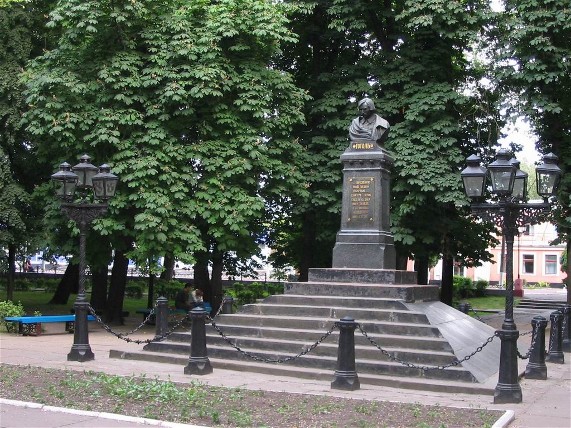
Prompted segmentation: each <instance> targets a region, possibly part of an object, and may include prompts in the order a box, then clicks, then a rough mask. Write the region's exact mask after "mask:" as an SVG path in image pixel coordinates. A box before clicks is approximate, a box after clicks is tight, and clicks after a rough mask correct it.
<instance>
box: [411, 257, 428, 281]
mask: <svg viewBox="0 0 571 428" xmlns="http://www.w3.org/2000/svg"><path fill="white" fill-rule="evenodd" d="M414 270H415V271H416V283H417V284H419V285H427V284H428V256H427V255H426V254H423V255H419V256H415V257H414Z"/></svg>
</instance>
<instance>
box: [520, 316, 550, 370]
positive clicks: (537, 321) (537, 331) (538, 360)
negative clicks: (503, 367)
mask: <svg viewBox="0 0 571 428" xmlns="http://www.w3.org/2000/svg"><path fill="white" fill-rule="evenodd" d="M531 327H532V329H533V336H532V346H531V351H530V354H529V362H528V363H527V366H526V368H525V377H526V379H541V380H545V379H547V366H546V365H545V328H546V327H547V320H546V319H545V318H544V317H542V316H539V315H538V316H535V317H533V318H532V320H531Z"/></svg>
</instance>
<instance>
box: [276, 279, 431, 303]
mask: <svg viewBox="0 0 571 428" xmlns="http://www.w3.org/2000/svg"><path fill="white" fill-rule="evenodd" d="M284 290H285V294H298V295H307V296H343V297H364V298H391V299H396V300H403V301H405V302H415V301H434V300H438V293H439V290H438V286H436V285H416V284H399V285H387V284H367V283H349V282H286V283H285V287H284Z"/></svg>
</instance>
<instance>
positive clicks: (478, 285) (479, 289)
mask: <svg viewBox="0 0 571 428" xmlns="http://www.w3.org/2000/svg"><path fill="white" fill-rule="evenodd" d="M474 285H475V290H474V296H475V297H485V296H486V288H488V286H489V285H490V284H489V283H488V281H486V280H485V279H479V280H477V281H476V282H475V284H474Z"/></svg>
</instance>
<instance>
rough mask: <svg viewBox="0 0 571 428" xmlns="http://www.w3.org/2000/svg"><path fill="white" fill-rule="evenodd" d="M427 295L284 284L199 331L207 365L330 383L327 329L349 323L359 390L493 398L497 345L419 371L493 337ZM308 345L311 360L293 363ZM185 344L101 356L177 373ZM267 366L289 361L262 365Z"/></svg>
mask: <svg viewBox="0 0 571 428" xmlns="http://www.w3.org/2000/svg"><path fill="white" fill-rule="evenodd" d="M437 292H438V290H437V288H436V287H432V286H416V285H406V284H405V285H402V284H400V285H398V284H383V285H379V284H371V283H354V282H352V283H343V282H337V283H333V282H323V281H321V282H320V281H317V282H311V281H310V282H304V283H287V284H286V288H285V294H283V295H275V296H270V297H268V298H266V299H264V300H263V301H261V302H258V303H255V304H250V305H244V306H243V307H242V308H241V310H240V312H239V313H236V314H221V315H219V316H218V317H216V319H215V320H214V323H215V326H216V328H215V327H214V326H213V325H210V324H208V325H207V339H206V340H207V349H208V358H209V360H210V362H211V364H212V366H213V368H214V369H215V370H216V369H217V368H223V369H230V370H240V371H253V372H260V373H270V374H275V375H285V376H294V377H298V378H307V379H320V380H329V381H331V380H333V375H334V372H335V369H336V364H337V351H338V347H337V340H338V337H339V332H338V330H337V329H334V328H333V327H334V324H335V322H336V321H338V320H340V319H341V318H344V317H351V318H353V319H355V321H356V322H358V323H359V324H360V326H361V328H362V330H364V331H365V332H366V333H367V335H368V337H369V338H366V337H365V336H364V334H363V333H362V332H361V331H360V329H359V328H357V329H356V330H355V355H356V370H357V373H358V376H359V381H360V383H361V385H364V384H373V385H386V386H393V387H399V388H409V389H420V390H435V391H448V392H453V393H458V392H462V393H473V394H490V395H491V394H493V388H494V385H495V384H494V383H493V382H491V383H490V382H488V380H489V379H490V378H494V379H493V381H495V380H497V379H496V378H495V376H496V373H497V367H498V356H499V340H496V341H493V342H492V343H491V344H489V345H488V346H486V347H485V349H484V350H483V351H482V352H480V353H478V354H477V355H475V356H474V357H472V358H470V360H469V361H467V362H465V363H462V364H459V365H457V366H451V367H447V368H446V369H430V370H423V367H428V366H430V367H434V366H447V365H449V364H451V363H453V362H454V361H456V359H462V358H463V357H464V356H465V355H468V354H470V353H471V352H473V351H474V350H475V349H476V348H477V347H478V346H481V345H482V344H483V343H484V342H485V340H486V338H488V337H489V336H492V335H493V329H491V328H489V327H487V326H486V325H484V324H482V323H480V322H478V321H476V320H473V319H472V318H470V317H468V316H466V315H464V314H462V313H461V312H459V311H456V310H455V309H452V308H450V307H448V306H446V305H443V304H441V303H440V302H438V301H436V299H435V296H437ZM332 329H333V332H332V334H331V335H330V336H329V337H327V338H325V339H323V336H324V335H325V334H326V333H327V332H329V331H330V330H332ZM223 336H224V337H223ZM371 341H374V342H375V343H376V344H377V345H378V346H379V347H381V348H382V349H383V350H384V351H385V352H382V351H381V350H379V349H378V347H377V346H374V344H372V343H371ZM316 342H320V343H319V344H318V345H317V346H316V347H315V348H314V349H312V350H311V352H308V353H307V354H305V355H303V356H300V357H297V358H293V357H295V356H296V355H298V354H303V353H305V352H307V350H308V349H309V348H310V347H312V346H314V345H315V343H316ZM189 344H190V333H189V332H176V333H173V334H171V335H170V336H169V338H168V339H167V340H164V341H162V342H154V343H150V344H148V345H146V346H145V348H144V350H143V351H141V352H125V351H120V350H112V351H111V352H110V356H111V357H114V358H127V359H138V360H151V361H162V362H166V363H171V364H173V363H174V364H180V365H181V366H185V365H186V364H187V362H188V357H189V353H190V346H189ZM387 354H388V355H390V356H391V357H392V358H389V356H388V355H387ZM276 360H290V361H287V362H280V363H276V362H272V361H276ZM395 360H397V361H395ZM399 361H400V362H399ZM492 361H493V362H492ZM401 362H404V363H405V364H403V363H401Z"/></svg>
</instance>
